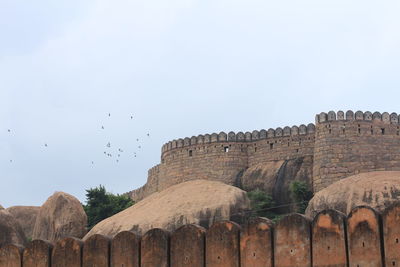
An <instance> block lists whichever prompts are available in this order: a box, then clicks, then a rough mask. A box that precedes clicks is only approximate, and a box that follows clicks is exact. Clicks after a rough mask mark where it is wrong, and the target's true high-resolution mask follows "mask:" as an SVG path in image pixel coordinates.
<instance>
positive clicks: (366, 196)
mask: <svg viewBox="0 0 400 267" xmlns="http://www.w3.org/2000/svg"><path fill="white" fill-rule="evenodd" d="M397 201H400V171H376V172H367V173H361V174H357V175H353V176H350V177H347V178H344V179H342V180H340V181H337V182H335V183H333V184H331V185H329V186H328V187H326V188H325V189H322V190H321V191H319V192H317V193H316V194H315V195H314V197H313V198H312V199H311V200H310V202H309V204H308V207H307V210H306V215H307V216H309V217H314V216H315V215H316V214H317V213H318V212H319V211H321V210H324V209H335V210H338V211H340V212H343V213H344V214H349V213H350V211H351V210H352V209H353V208H354V207H356V206H361V205H365V206H369V207H372V208H374V209H375V210H377V211H383V210H384V209H385V208H386V207H388V206H389V205H391V204H392V203H394V202H397Z"/></svg>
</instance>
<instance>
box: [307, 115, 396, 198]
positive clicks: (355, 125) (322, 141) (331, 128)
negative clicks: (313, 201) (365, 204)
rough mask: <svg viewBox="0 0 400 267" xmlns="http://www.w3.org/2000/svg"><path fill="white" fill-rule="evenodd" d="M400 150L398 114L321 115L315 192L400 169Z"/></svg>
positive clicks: (315, 167)
mask: <svg viewBox="0 0 400 267" xmlns="http://www.w3.org/2000/svg"><path fill="white" fill-rule="evenodd" d="M399 147H400V125H399V116H398V115H397V114H396V113H391V114H389V113H387V112H385V113H382V114H381V113H379V112H375V113H373V114H372V113H371V112H369V111H367V112H361V111H357V112H355V113H354V112H353V111H347V112H346V113H344V112H343V111H339V112H337V113H335V112H333V111H330V112H329V113H321V114H319V115H317V116H316V136H315V148H314V167H313V186H314V192H317V191H319V190H321V189H323V188H325V187H327V186H328V185H330V184H332V183H334V182H336V181H338V180H340V179H343V178H345V177H348V176H350V175H354V174H357V173H360V172H369V171H380V170H400V149H399Z"/></svg>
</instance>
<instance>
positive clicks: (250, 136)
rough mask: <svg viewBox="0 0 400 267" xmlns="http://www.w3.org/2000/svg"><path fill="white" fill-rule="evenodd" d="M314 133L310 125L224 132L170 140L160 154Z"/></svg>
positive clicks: (313, 128) (312, 125) (313, 126)
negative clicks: (217, 144)
mask: <svg viewBox="0 0 400 267" xmlns="http://www.w3.org/2000/svg"><path fill="white" fill-rule="evenodd" d="M314 132H315V125H314V124H312V123H310V124H308V125H307V126H306V125H304V124H301V125H300V126H292V127H289V126H286V127H284V128H281V127H278V128H276V129H272V128H270V129H268V130H265V129H262V130H260V131H258V130H254V131H252V132H245V133H243V132H238V133H235V132H229V133H228V134H226V133H225V132H220V133H219V134H217V133H212V134H204V135H198V136H192V137H186V138H180V139H177V140H172V141H170V142H168V143H166V144H164V145H163V146H162V148H161V153H162V154H164V153H165V152H167V151H170V150H174V149H177V148H183V147H189V146H193V145H200V144H210V143H217V142H218V143H222V142H238V143H246V142H254V141H258V140H262V139H268V138H275V137H287V136H297V135H307V134H313V133H314Z"/></svg>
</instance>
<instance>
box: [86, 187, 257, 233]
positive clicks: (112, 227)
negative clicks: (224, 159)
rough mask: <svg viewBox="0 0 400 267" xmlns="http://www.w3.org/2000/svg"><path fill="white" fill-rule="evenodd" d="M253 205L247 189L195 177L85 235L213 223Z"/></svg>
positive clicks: (172, 228)
mask: <svg viewBox="0 0 400 267" xmlns="http://www.w3.org/2000/svg"><path fill="white" fill-rule="evenodd" d="M249 206H250V203H249V200H248V198H247V195H246V192H245V191H243V190H241V189H239V188H237V187H233V186H230V185H226V184H224V183H221V182H216V181H207V180H193V181H188V182H184V183H180V184H177V185H174V186H171V187H169V188H167V189H165V190H163V191H161V192H157V193H154V194H152V195H150V196H148V197H147V198H145V199H143V200H141V201H139V202H138V203H136V204H135V205H133V206H132V207H129V208H128V209H126V210H123V211H121V212H120V213H117V214H116V215H114V216H112V217H110V218H107V219H105V220H103V221H101V222H100V223H98V224H97V225H95V226H94V227H93V228H92V230H91V231H90V232H89V233H88V234H87V235H86V236H85V237H84V239H87V238H88V237H90V236H92V235H94V234H103V235H107V236H110V237H112V236H114V235H116V234H117V233H119V232H121V231H124V230H127V231H133V232H135V233H137V234H143V233H145V232H146V231H148V230H150V229H152V228H162V229H166V230H169V231H173V230H175V229H176V228H178V227H180V226H182V225H184V224H191V223H193V224H199V225H202V226H204V227H208V226H210V225H211V224H212V223H213V222H214V221H219V220H229V219H231V220H236V221H238V220H240V219H241V218H240V215H243V211H245V210H248V209H249Z"/></svg>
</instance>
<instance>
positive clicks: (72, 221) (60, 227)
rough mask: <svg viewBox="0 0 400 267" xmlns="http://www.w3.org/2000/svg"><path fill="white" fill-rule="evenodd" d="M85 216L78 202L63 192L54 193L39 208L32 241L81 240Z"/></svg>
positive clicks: (85, 221) (84, 228)
mask: <svg viewBox="0 0 400 267" xmlns="http://www.w3.org/2000/svg"><path fill="white" fill-rule="evenodd" d="M86 224H87V216H86V213H85V211H84V210H83V207H82V204H81V203H80V202H79V200H78V199H77V198H75V197H73V196H71V195H69V194H67V193H64V192H55V193H54V194H53V195H52V196H51V197H49V198H48V199H47V201H46V202H45V203H44V204H43V205H42V206H41V207H40V210H39V213H38V215H37V218H36V222H35V227H34V230H33V235H32V238H33V239H44V240H49V241H56V240H59V239H62V238H64V237H77V238H82V237H83V236H84V235H85V233H86Z"/></svg>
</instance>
